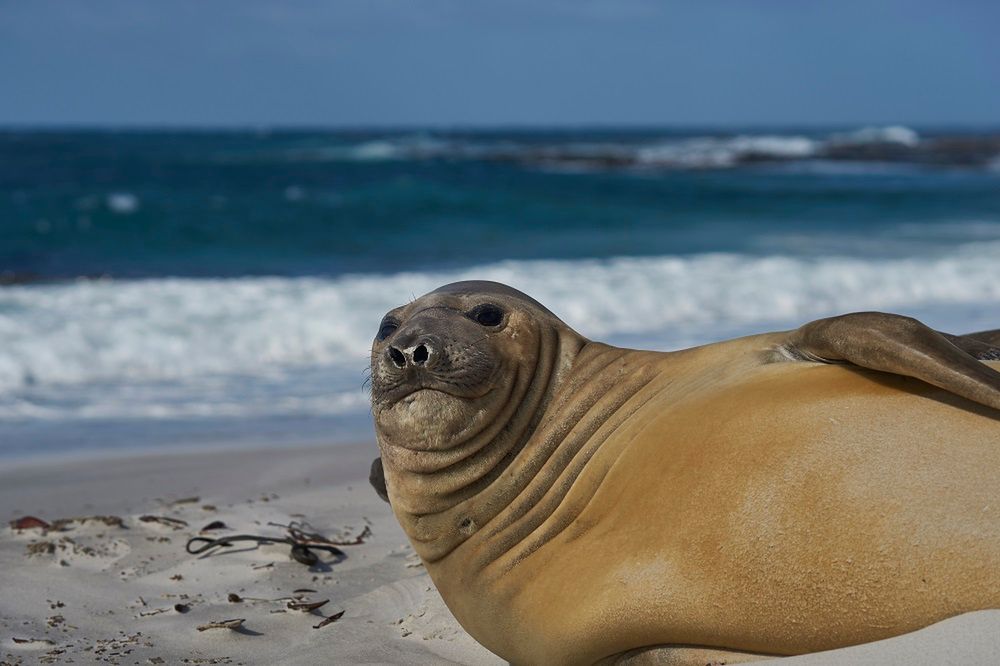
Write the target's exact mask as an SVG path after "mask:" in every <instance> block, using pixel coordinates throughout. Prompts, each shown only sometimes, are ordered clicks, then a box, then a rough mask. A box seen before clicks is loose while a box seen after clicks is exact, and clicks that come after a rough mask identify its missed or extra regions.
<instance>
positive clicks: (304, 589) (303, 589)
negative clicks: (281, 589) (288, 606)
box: [292, 587, 316, 594]
mask: <svg viewBox="0 0 1000 666" xmlns="http://www.w3.org/2000/svg"><path fill="white" fill-rule="evenodd" d="M292 594H316V590H310V589H309V588H308V587H300V588H298V589H297V590H292Z"/></svg>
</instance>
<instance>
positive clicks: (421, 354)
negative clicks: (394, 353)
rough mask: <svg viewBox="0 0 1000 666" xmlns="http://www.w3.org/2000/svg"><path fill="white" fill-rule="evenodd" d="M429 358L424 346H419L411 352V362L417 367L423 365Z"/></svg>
mask: <svg viewBox="0 0 1000 666" xmlns="http://www.w3.org/2000/svg"><path fill="white" fill-rule="evenodd" d="M429 356H430V352H428V351H427V346H426V345H420V346H419V347H417V348H416V349H414V350H413V362H414V363H416V364H417V365H423V364H424V363H426V362H427V358H428V357H429Z"/></svg>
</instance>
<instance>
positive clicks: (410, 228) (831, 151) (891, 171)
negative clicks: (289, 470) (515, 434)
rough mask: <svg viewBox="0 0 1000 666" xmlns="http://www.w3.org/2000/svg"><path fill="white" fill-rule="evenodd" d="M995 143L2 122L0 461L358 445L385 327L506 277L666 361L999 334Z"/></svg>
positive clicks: (999, 192) (932, 136)
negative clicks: (712, 346)
mask: <svg viewBox="0 0 1000 666" xmlns="http://www.w3.org/2000/svg"><path fill="white" fill-rule="evenodd" d="M998 156H1000V143H998V142H997V140H996V138H995V135H994V134H990V133H989V132H985V131H984V132H969V131H965V132H961V133H959V132H954V131H952V132H944V131H938V132H931V131H920V132H916V131H914V130H911V129H909V128H901V127H890V128H867V129H865V128H831V129H824V130H809V131H803V130H794V129H788V130H769V131H766V132H763V131H759V130H757V131H749V130H748V131H744V132H732V131H726V132H723V131H719V130H711V129H707V130H699V131H688V132H678V131H668V130H642V131H612V130H602V131H573V132H570V131H566V132H552V131H534V132H527V131H522V132H499V131H495V132H454V133H446V132H436V133H435V132H426V131H419V132H418V131H412V132H386V133H377V132H368V133H333V132H118V133H116V132H24V131H6V132H0V284H5V285H6V286H3V287H0V337H2V339H3V340H4V341H5V344H4V345H3V346H2V347H0V455H14V454H17V455H24V454H29V453H38V452H57V451H66V450H89V449H92V448H108V447H111V448H114V447H119V446H145V447H156V446H172V445H176V444H178V443H185V442H186V443H191V442H196V441H202V440H204V441H220V440H234V441H244V440H246V439H247V438H249V437H252V436H256V437H258V438H260V439H262V440H264V441H265V443H267V442H274V443H281V442H291V441H296V442H298V441H300V440H302V439H338V438H339V439H344V438H356V437H367V436H369V430H368V427H369V426H368V425H367V420H366V419H367V417H366V410H367V408H366V402H365V396H364V393H363V391H362V390H361V382H362V376H363V375H362V373H363V370H364V367H365V366H366V349H367V347H368V345H369V344H370V338H371V336H372V335H373V333H374V329H375V327H376V326H377V324H378V321H379V319H380V316H381V314H382V313H383V312H384V311H385V310H386V309H388V308H390V307H393V306H395V305H398V304H399V303H402V302H405V301H407V300H409V299H410V298H412V297H414V296H416V295H419V294H420V293H423V292H424V291H427V290H429V289H432V288H434V287H435V286H438V285H439V284H441V283H442V282H446V281H451V280H454V279H462V278H469V277H485V278H489V279H499V280H502V281H506V282H509V283H511V284H514V285H515V286H518V287H520V288H522V289H524V290H526V291H528V292H529V293H531V294H532V295H534V296H536V297H538V298H539V299H540V300H542V301H543V302H544V303H546V304H547V305H549V306H550V307H551V308H552V309H553V310H554V311H555V312H557V313H558V314H560V315H561V316H563V317H564V318H565V319H566V320H567V321H568V322H569V323H570V324H571V325H573V326H574V327H576V328H578V329H579V330H580V331H581V332H583V333H584V334H586V335H590V336H593V337H597V338H601V339H608V340H612V341H614V342H619V343H622V344H642V345H646V346H652V347H656V348H676V347H680V346H685V345H689V344H697V343H701V342H705V341H709V340H713V339H719V338H722V337H728V336H731V335H740V334H745V333H748V332H753V331H757V330H766V329H767V328H773V327H777V326H790V325H797V324H798V323H801V322H802V321H805V320H808V319H809V318H815V317H817V316H823V315H826V314H832V313H835V312H842V311H848V310H858V309H888V310H895V311H904V312H909V313H914V314H920V315H921V316H923V317H925V318H927V319H929V320H931V321H932V323H935V325H938V326H940V327H950V328H952V329H960V328H964V327H969V328H977V327H987V326H996V325H1000V159H998Z"/></svg>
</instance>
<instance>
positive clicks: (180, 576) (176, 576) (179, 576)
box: [170, 574, 184, 580]
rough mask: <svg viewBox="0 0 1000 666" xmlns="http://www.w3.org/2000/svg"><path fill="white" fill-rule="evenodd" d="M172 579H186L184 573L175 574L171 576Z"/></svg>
mask: <svg viewBox="0 0 1000 666" xmlns="http://www.w3.org/2000/svg"><path fill="white" fill-rule="evenodd" d="M170 580H184V576H183V575H182V574H174V575H173V576H171V577H170Z"/></svg>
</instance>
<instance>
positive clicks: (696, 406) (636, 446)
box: [376, 313, 1000, 664]
mask: <svg viewBox="0 0 1000 666" xmlns="http://www.w3.org/2000/svg"><path fill="white" fill-rule="evenodd" d="M533 316H536V317H537V316H540V315H538V314H537V313H533ZM545 325H548V324H546V323H543V326H545ZM511 330H513V329H511ZM519 334H520V335H522V336H528V335H530V333H525V332H524V330H519ZM560 335H562V336H563V338H565V337H566V335H565V332H564V331H560ZM785 338H786V334H769V335H762V336H755V337H751V338H744V339H741V340H735V341H730V342H725V343H719V344H715V345H709V346H706V347H701V348H697V349H692V350H687V351H684V352H676V353H670V354H666V353H654V352H638V351H627V350H618V349H615V348H613V347H608V346H606V345H600V344H597V343H587V342H586V341H583V340H582V339H580V342H579V344H576V343H572V342H571V343H566V344H563V345H562V347H561V348H562V349H565V348H572V347H573V346H574V344H576V349H578V350H579V351H578V352H577V351H575V350H574V353H575V354H576V355H575V356H572V362H570V361H569V360H566V359H568V358H570V357H569V356H566V355H565V354H564V356H566V358H565V359H563V360H561V361H560V360H559V359H556V361H555V362H554V363H553V366H552V367H553V369H552V371H551V372H552V375H553V376H556V375H558V380H559V381H558V382H556V381H555V380H551V381H550V382H549V383H550V384H553V385H554V386H556V389H555V390H553V391H551V392H550V393H549V394H545V395H544V397H542V398H539V399H538V400H537V401H535V402H534V403H532V404H533V407H532V409H535V410H541V411H542V414H543V416H542V417H541V419H540V421H539V422H538V423H537V424H535V425H534V427H533V428H532V429H531V430H530V433H531V435H530V437H529V438H528V439H527V440H526V441H524V442H522V443H521V444H520V445H519V446H517V447H512V448H511V449H510V451H509V452H508V453H507V454H506V456H505V458H504V461H503V465H502V467H501V468H500V471H499V472H497V473H494V474H492V475H487V476H486V477H482V475H480V476H479V477H475V478H477V479H479V478H480V477H482V478H484V479H485V480H484V481H483V480H481V481H480V482H479V483H478V485H477V486H476V492H474V493H463V492H462V491H461V490H449V491H448V492H447V493H443V492H439V493H437V494H435V492H434V489H435V488H437V487H438V486H436V485H435V484H438V483H439V482H440V481H441V480H442V479H447V478H449V475H451V476H452V477H453V476H454V475H455V474H457V473H458V472H456V469H458V468H456V467H453V466H448V467H443V468H440V469H436V470H429V471H428V470H424V471H422V472H420V473H419V474H414V473H411V472H407V471H406V470H404V469H402V468H400V467H399V466H398V462H394V461H399V460H402V458H401V457H400V454H399V452H397V451H393V450H392V448H393V447H392V445H390V443H389V442H387V441H386V440H385V438H384V437H382V436H381V432H380V444H381V445H382V449H383V458H384V459H385V460H386V478H387V481H388V488H389V496H390V498H391V499H392V502H393V508H394V510H395V511H396V514H397V516H398V517H399V519H400V522H401V524H402V525H403V526H404V528H405V529H406V530H407V532H408V533H409V534H410V536H411V539H413V541H414V545H415V547H416V548H417V550H418V552H419V553H421V555H422V556H423V557H424V559H425V564H426V566H427V570H428V571H429V572H430V575H431V577H432V578H433V580H434V582H435V584H436V585H437V587H438V589H439V590H440V592H441V594H442V596H443V598H444V600H445V601H446V603H447V604H448V606H449V607H450V608H451V610H452V611H453V612H454V614H455V617H456V618H457V619H458V620H459V622H460V623H461V624H462V625H463V626H464V627H465V628H466V629H467V630H468V631H469V633H470V634H472V635H473V637H475V638H476V639H477V640H478V641H480V642H481V643H483V644H484V645H485V646H486V647H488V648H489V649H491V650H493V651H494V652H496V653H497V654H498V655H500V656H502V657H504V658H505V659H508V660H510V661H512V662H513V663H515V664H522V663H523V664H560V663H564V664H577V663H593V662H597V661H600V660H602V659H614V658H615V657H616V655H618V656H622V657H624V656H625V655H624V654H623V653H628V652H629V651H635V650H637V649H639V648H643V647H653V646H676V647H674V648H670V647H664V648H663V649H662V650H661V652H660V654H661V656H662V659H661V661H654V660H652V657H651V655H654V652H655V651H651V652H649V653H648V654H646V655H645V656H644V657H642V658H641V659H640V658H639V657H635V658H634V659H633V661H632V662H628V663H704V658H705V655H716V657H713V658H717V659H718V660H719V661H720V663H722V662H723V661H725V660H726V656H725V655H727V654H729V655H730V656H729V658H728V663H735V662H737V661H742V660H747V659H752V658H753V654H748V653H756V654H770V655H786V654H798V653H804V652H813V651H818V650H826V649H831V648H836V647H842V646H846V645H852V644H856V643H861V642H866V641H872V640H877V639H881V638H886V637H890V636H895V635H898V634H902V633H904V632H908V631H911V630H914V629H918V628H920V627H924V626H927V625H929V624H931V623H934V622H937V621H939V620H942V619H945V618H947V617H951V616H954V615H957V614H960V613H962V612H966V611H971V610H976V609H983V608H996V607H1000V412H997V411H996V410H991V409H990V408H988V407H984V406H981V405H976V404H975V403H972V402H970V401H966V400H965V399H963V398H959V397H957V396H955V395H953V394H950V393H947V392H945V391H943V390H941V389H937V388H934V387H932V386H930V385H928V384H925V383H923V382H921V381H919V380H915V379H910V378H905V377H901V376H897V375H891V374H887V373H878V372H873V371H866V370H861V369H857V368H853V367H847V366H834V365H824V364H818V363H809V362H787V361H786V362H782V361H781V360H780V359H779V358H778V357H777V356H776V351H775V350H776V349H778V348H779V347H780V345H781V344H782V341H783V340H784V339H785ZM564 342H565V340H564ZM496 344H499V345H502V346H504V345H506V346H511V345H513V346H514V347H519V346H521V345H529V346H530V341H526V340H525V339H524V337H522V338H521V339H520V340H515V341H512V340H511V336H510V335H509V334H508V335H507V336H506V337H505V338H502V339H500V338H498V341H497V342H496ZM510 352H511V349H509V348H507V347H505V352H504V353H510ZM513 361H514V362H516V357H515V358H514V359H513ZM989 365H991V366H992V367H994V368H1000V363H990V364H989ZM559 373H562V374H559ZM498 381H502V379H501V380H498ZM525 390H527V389H525ZM416 395H417V396H418V397H417V398H414V400H415V401H420V400H425V401H428V402H427V404H429V405H434V404H443V405H447V406H448V408H449V409H455V408H456V405H455V403H453V402H450V401H448V400H447V399H445V398H441V397H440V396H435V392H433V391H421V392H418V393H417V394H416ZM539 395H542V394H539ZM470 416H472V415H470ZM376 422H377V423H378V416H376ZM401 423H405V419H404V420H396V421H393V424H394V426H395V427H397V429H398V428H401V427H402V426H400V424H401ZM487 448H488V447H487ZM492 464H493V465H499V464H500V463H497V462H493V463H492ZM461 487H462V485H461V484H459V485H458V486H456V488H461ZM422 489H430V490H428V491H427V496H426V497H424V498H423V499H421V497H423V495H422V494H421V493H422ZM449 493H450V494H449ZM449 498H450V499H449ZM497 498H502V500H500V499H497ZM435 503H438V504H440V506H437V505H436V504H435ZM416 507H426V508H427V509H432V508H433V509H434V510H430V511H427V512H426V513H423V512H421V511H416V512H415V511H414V508H416ZM442 544H443V545H442ZM683 646H697V647H691V648H686V647H683ZM706 649H707V650H708V651H707V652H706ZM713 650H714V651H713ZM716 651H718V652H716ZM633 654H640V653H633ZM646 657H650V659H646ZM629 658H631V657H629ZM698 660H701V661H700V662H699V661H698Z"/></svg>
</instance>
